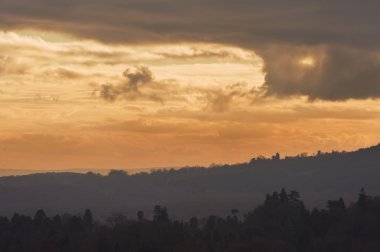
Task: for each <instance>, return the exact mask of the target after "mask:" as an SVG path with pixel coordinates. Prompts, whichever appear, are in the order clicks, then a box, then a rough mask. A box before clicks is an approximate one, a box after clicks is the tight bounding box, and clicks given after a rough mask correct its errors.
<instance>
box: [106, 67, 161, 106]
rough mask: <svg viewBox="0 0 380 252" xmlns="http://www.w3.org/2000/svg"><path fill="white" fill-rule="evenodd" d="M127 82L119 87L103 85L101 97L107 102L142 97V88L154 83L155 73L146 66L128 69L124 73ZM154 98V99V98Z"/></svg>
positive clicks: (118, 85)
mask: <svg viewBox="0 0 380 252" xmlns="http://www.w3.org/2000/svg"><path fill="white" fill-rule="evenodd" d="M123 76H124V77H125V81H124V82H122V83H119V84H117V85H114V84H103V85H102V86H101V87H100V97H101V98H103V99H104V100H106V101H115V100H116V99H118V98H120V97H122V98H128V97H129V98H133V97H136V96H142V95H143V94H142V93H140V89H139V88H140V87H141V86H144V85H147V84H149V83H152V82H153V79H154V78H153V73H152V72H151V71H150V70H149V68H147V67H144V66H137V67H135V68H133V69H131V68H128V69H127V70H125V71H124V72H123ZM152 98H154V97H153V96H152Z"/></svg>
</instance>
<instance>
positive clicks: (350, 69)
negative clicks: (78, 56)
mask: <svg viewBox="0 0 380 252" xmlns="http://www.w3.org/2000/svg"><path fill="white" fill-rule="evenodd" d="M379 7H380V2H379V1H375V0H364V1H357V0H346V1H340V0H338V1H331V0H329V1H327V0H321V1H301V0H272V1H258V0H250V1H248V0H236V1H229V0H202V1H201V0H191V1H190V0H129V1H122V0H110V1H101V0H92V1H90V0H78V1H73V0H70V1H65V2H64V3H63V2H62V1H59V0H49V1H48V0H3V1H1V3H0V29H12V28H40V29H48V30H59V31H62V32H67V33H70V34H74V35H76V36H79V37H84V38H92V39H97V40H101V41H106V42H110V43H139V44H141V43H173V42H186V41H191V42H213V43H215V42H216V43H225V44H233V45H237V46H241V47H244V48H249V49H251V50H254V51H255V52H256V53H257V54H258V55H260V56H262V57H263V59H264V62H265V71H266V73H267V79H266V83H265V88H266V90H267V92H266V94H267V95H273V94H275V95H280V96H288V95H306V96H308V97H309V98H310V99H328V100H344V99H349V98H360V99H361V98H370V97H380V93H379V86H380V81H379V76H378V74H377V71H376V69H378V67H379V60H378V58H377V56H376V55H377V51H378V50H379V49H380V46H379V45H380V33H379V32H378V24H379V22H380V15H378V9H379ZM298 47H299V48H301V49H297V48H298ZM321 47H323V48H322V49H321ZM273 48H275V49H273ZM289 48H292V49H291V50H288V49H289ZM316 48H319V49H317V50H322V54H324V55H325V58H324V59H323V60H320V61H318V63H320V64H321V65H318V66H317V67H316V68H315V69H314V70H317V71H311V70H310V71H309V72H307V73H306V72H305V71H303V72H302V73H298V72H297V70H298V69H299V66H296V65H295V64H293V63H292V62H291V59H295V58H297V57H301V56H302V52H307V51H314V50H316ZM272 49H273V50H272ZM374 55H375V56H374ZM289 62H290V65H288V63H289ZM280 68H281V69H280ZM284 69H287V70H289V71H287V70H284ZM279 72H281V75H280V74H279ZM104 92H105V94H106V96H107V97H108V96H109V97H111V99H112V97H114V96H118V92H119V91H116V90H115V89H113V88H111V87H109V86H108V87H105V89H104Z"/></svg>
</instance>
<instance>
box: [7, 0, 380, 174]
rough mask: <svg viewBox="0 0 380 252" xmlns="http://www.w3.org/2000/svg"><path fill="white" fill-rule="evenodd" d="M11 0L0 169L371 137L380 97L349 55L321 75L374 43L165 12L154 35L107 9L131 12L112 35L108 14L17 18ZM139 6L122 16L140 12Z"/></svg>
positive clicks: (295, 147) (133, 164)
mask: <svg viewBox="0 0 380 252" xmlns="http://www.w3.org/2000/svg"><path fill="white" fill-rule="evenodd" d="M1 5H2V4H0V6H1ZM11 5H12V4H11V3H10V2H9V1H6V3H5V4H4V6H8V7H9V6H11ZM40 7H41V6H37V7H36V10H35V11H36V12H37V10H38V8H40ZM41 8H42V7H41ZM136 8H140V7H136ZM141 8H142V7H141ZM11 11H12V9H11V8H10V7H9V13H8V14H7V15H6V16H4V18H5V19H7V20H8V21H9V23H12V24H13V25H9V26H6V25H3V26H0V76H1V79H0V103H1V107H0V118H1V124H0V156H1V159H0V168H1V169H16V168H17V169H46V170H57V169H77V168H78V169H111V168H123V169H137V168H150V167H179V166H184V165H209V164H212V163H234V162H245V161H248V160H249V159H250V158H252V157H253V156H257V155H265V156H270V155H272V154H273V153H276V152H280V153H281V154H283V155H293V154H298V153H300V152H305V151H307V152H308V153H310V154H312V153H315V152H317V151H318V150H323V151H331V150H352V149H355V148H358V147H362V146H368V145H373V144H377V143H378V142H379V133H380V101H379V100H378V99H377V96H376V95H372V94H371V93H370V92H371V91H368V92H367V93H365V92H366V91H363V92H355V91H352V90H353V89H354V88H353V87H354V86H355V85H356V84H353V83H351V82H349V81H348V82H347V80H355V81H356V80H360V77H361V76H363V75H362V74H365V73H366V69H363V71H361V70H360V69H361V68H360V67H357V68H356V69H359V70H357V71H356V72H354V71H350V70H349V69H348V68H350V65H349V66H347V69H346V70H341V69H338V70H336V71H341V74H340V75H339V76H341V79H337V80H335V79H334V80H332V79H329V78H330V76H334V75H333V74H332V73H333V72H334V71H335V70H334V69H335V68H336V67H337V66H340V65H339V64H340V61H346V60H345V58H344V57H350V59H351V58H353V59H355V60H356V59H358V61H359V62H361V63H357V62H354V61H352V62H351V61H346V62H350V64H352V65H355V66H356V64H363V65H365V64H366V63H365V62H364V61H361V60H360V57H363V58H368V60H369V61H371V62H372V63H373V64H377V63H376V62H377V61H378V58H377V56H376V55H378V54H379V53H378V52H373V53H372V52H369V51H365V50H361V51H360V50H359V49H355V48H354V47H353V46H351V45H348V46H347V47H344V50H345V51H342V50H343V49H339V50H337V49H336V48H335V47H334V46H333V45H329V44H322V43H319V44H318V43H314V44H307V43H306V42H305V43H304V45H302V46H299V45H296V43H295V45H292V44H291V43H290V42H289V43H282V42H281V43H280V42H278V43H277V42H276V43H271V44H269V43H268V46H266V44H265V43H263V44H258V43H259V42H257V43H256V42H255V40H252V41H254V42H252V43H251V42H250V41H251V40H250V38H246V37H244V36H245V35H244V36H243V35H241V37H239V36H240V35H238V34H234V33H231V34H230V35H228V36H227V35H226V36H225V37H223V36H221V35H219V34H218V33H217V31H218V29H219V28H218V27H217V26H215V30H216V32H215V33H213V32H209V34H207V33H205V31H203V30H202V26H199V25H197V24H194V29H199V34H201V35H199V36H198V35H197V36H195V35H194V34H192V33H191V30H190V31H189V32H188V33H186V30H183V31H182V30H181V31H172V30H171V29H176V27H175V26H173V27H169V28H167V29H168V32H172V33H168V35H167V36H165V37H161V33H159V32H157V33H156V32H152V31H150V30H149V29H150V28H149V26H148V25H146V27H145V28H144V29H143V28H141V27H140V26H139V27H137V26H136V27H132V24H134V23H133V22H132V21H131V22H130V23H128V22H129V21H128V20H124V21H121V20H123V19H122V18H123V17H124V16H123V15H121V14H120V13H118V12H117V11H116V12H115V20H116V21H112V22H120V23H122V22H125V23H128V24H130V25H131V26H130V27H129V26H128V25H127V26H128V27H129V28H125V27H123V26H121V27H122V28H121V27H120V26H116V25H115V26H113V27H112V29H115V31H114V33H112V34H114V35H115V36H114V37H112V36H111V35H110V34H111V33H107V32H106V30H103V29H106V25H108V23H107V22H108V21H109V22H110V23H111V20H112V17H111V16H108V15H105V16H104V17H103V16H102V17H103V18H104V20H108V21H107V22H105V23H104V26H99V29H93V28H92V26H91V25H94V26H96V25H97V24H98V23H97V22H95V21H93V20H87V22H88V23H83V24H82V23H80V22H79V23H78V24H79V25H78V27H75V26H72V25H71V26H70V24H71V23H70V22H71V21H67V20H63V19H64V17H57V18H54V17H51V16H46V17H44V18H42V17H41V18H36V17H35V16H33V15H35V14H34V13H32V11H31V13H29V14H28V15H26V16H25V20H29V21H25V22H27V23H28V22H29V23H28V24H23V23H22V22H24V21H22V20H23V18H24V17H22V13H21V12H20V13H21V14H20V13H14V14H13V16H12V15H11ZM90 11H91V8H90V9H89V12H90ZM220 11H221V10H220ZM72 13H73V14H72V15H73V17H72V18H73V19H75V18H78V16H76V14H75V13H76V12H74V11H73V12H72ZM90 13H91V15H94V16H97V15H102V14H99V13H97V12H90ZM137 13H139V12H138V11H137V10H136V12H131V13H130V15H132V16H129V17H130V18H131V19H133V20H135V19H134V18H136V20H135V22H137V23H138V22H140V21H139V20H140V19H139V18H140V16H138V17H137V16H136V17H135V16H134V15H138V14H137ZM218 14H220V15H222V14H221V13H218ZM36 15H37V14H36ZM91 15H90V14H89V16H88V17H91ZM118 15H121V16H118ZM141 15H142V14H141ZM152 15H153V14H152ZM199 15H202V14H201V13H200V14H199ZM127 16H128V15H127ZM251 16H252V15H251ZM253 16H254V15H253ZM0 17H2V16H0ZM154 17H156V16H154ZM170 17H171V18H174V16H170ZM170 17H167V19H170ZM60 18H62V19H60ZM117 18H120V20H117ZM156 18H158V19H159V18H161V16H157V17H156ZM201 18H202V19H201V20H203V19H207V20H208V18H207V17H205V16H202V17H201ZM167 19H162V20H161V19H160V22H162V23H158V24H161V25H162V28H160V29H166V26H165V24H163V23H165V22H166V21H167ZM178 19H179V21H178V23H179V24H185V21H184V20H182V19H180V18H179V17H178ZM31 20H33V22H32V21H31ZM201 20H200V21H199V22H201ZM235 21H236V22H240V21H239V19H238V18H236V20H235V19H234V22H235ZM91 22H93V23H91ZM204 22H206V21H204ZM231 22H232V21H231ZM139 24H140V23H139ZM158 24H157V25H158ZM141 26H143V25H141ZM236 27H238V26H236ZM140 28H141V29H140ZM208 28H210V27H208ZM108 29H109V30H107V31H109V32H110V30H111V28H108ZM117 29H126V33H128V31H130V32H131V35H130V36H127V35H125V34H122V33H120V32H119V31H116V30H117ZM128 29H129V30H128ZM157 29H158V28H157ZM210 29H211V28H210ZM239 29H240V28H239ZM102 31H103V33H102ZM231 31H233V30H231ZM181 32H182V33H181ZM237 32H242V31H240V30H239V31H236V33H237ZM250 33H254V32H251V31H250ZM116 34H120V35H116ZM241 34H245V33H243V32H242V33H241ZM260 38H261V37H260ZM268 39H273V38H268ZM258 41H259V40H258ZM271 41H272V40H271ZM273 41H275V40H273ZM250 43H251V44H250ZM255 43H256V44H255ZM264 45H265V46H264ZM358 57H359V58H358ZM363 68H364V67H363ZM359 71H361V72H359ZM350 74H352V75H355V76H354V77H352V76H350ZM358 76H359V77H358ZM368 76H370V77H371V76H374V75H370V74H369V75H368ZM351 77H352V78H351ZM330 80H331V82H330ZM321 83H322V84H321ZM341 83H347V85H346V84H345V85H343V84H341ZM366 83H367V82H366ZM368 83H369V84H368V90H371V87H372V86H369V85H370V83H374V82H368ZM357 85H358V86H360V83H358V84H357ZM340 88H344V90H343V89H340Z"/></svg>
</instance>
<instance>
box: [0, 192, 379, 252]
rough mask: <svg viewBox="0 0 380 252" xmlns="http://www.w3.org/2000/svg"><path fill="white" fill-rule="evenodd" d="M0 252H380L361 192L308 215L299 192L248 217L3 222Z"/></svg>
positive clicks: (156, 215)
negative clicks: (346, 201)
mask: <svg viewBox="0 0 380 252" xmlns="http://www.w3.org/2000/svg"><path fill="white" fill-rule="evenodd" d="M0 251H4V252H8V251H9V252H11V251H12V252H13V251H17V252H18V251H50V252H52V251H78V252H82V251H89V252H90V251H98V252H108V251H114V252H122V251H130V252H182V251H183V252H195V251H196V252H203V251H204V252H219V251H221V252H222V251H223V252H229V251H231V252H277V251H278V252H319V251H320V252H330V251H331V252H339V251H345V252H351V251H352V252H358V251H366V252H372V251H380V198H378V197H371V196H369V195H367V194H366V193H365V191H364V190H363V189H362V190H361V191H360V193H359V195H358V198H357V200H356V202H354V203H352V204H350V205H349V206H346V204H345V202H344V200H343V199H342V198H339V199H337V200H329V201H328V202H327V204H326V208H323V209H317V208H314V209H312V210H308V209H307V208H306V207H305V205H304V203H303V201H302V200H301V198H300V195H299V193H298V192H297V191H290V192H287V191H286V190H285V189H282V190H280V191H279V192H273V193H272V194H268V195H266V197H265V200H264V202H263V203H262V204H261V205H259V206H257V207H256V208H254V209H253V210H252V211H250V212H248V213H246V214H241V213H239V210H237V209H232V210H231V213H230V214H229V215H228V216H225V217H220V216H214V215H211V216H209V217H207V218H197V217H192V218H190V219H189V220H186V221H185V220H174V219H171V218H170V217H169V213H168V210H167V209H166V208H165V207H163V206H159V205H157V206H155V207H154V209H153V214H152V215H151V216H146V215H145V214H144V212H143V211H138V212H137V213H136V218H131V219H129V218H127V217H125V216H123V215H121V214H113V215H110V216H109V217H108V218H107V221H106V222H104V221H103V222H101V221H98V220H94V217H93V214H92V212H91V210H89V209H87V210H85V211H84V212H83V213H82V214H79V215H70V214H63V215H55V216H51V217H49V216H47V215H46V213H45V212H44V211H43V210H38V211H37V212H36V213H35V215H34V216H32V217H31V216H25V215H22V214H18V213H15V214H14V215H13V216H12V217H10V218H8V217H6V216H2V217H0Z"/></svg>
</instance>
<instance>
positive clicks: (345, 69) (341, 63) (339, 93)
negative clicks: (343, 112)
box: [263, 46, 380, 100]
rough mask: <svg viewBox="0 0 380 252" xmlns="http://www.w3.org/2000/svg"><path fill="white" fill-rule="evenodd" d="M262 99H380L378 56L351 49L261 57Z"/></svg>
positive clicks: (289, 51)
mask: <svg viewBox="0 0 380 252" xmlns="http://www.w3.org/2000/svg"><path fill="white" fill-rule="evenodd" d="M263 55H264V59H265V62H266V65H265V72H266V74H267V75H266V78H265V84H264V86H263V89H264V92H265V93H266V95H277V96H291V95H305V96H307V97H308V98H309V99H310V100H315V99H323V100H346V99H350V98H353V99H365V98H377V97H380V71H379V70H380V53H379V52H376V51H373V50H366V49H358V48H352V47H343V46H342V47H337V46H335V47H331V46H323V47H317V48H279V49H276V50H270V51H269V52H268V53H264V54H263Z"/></svg>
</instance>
